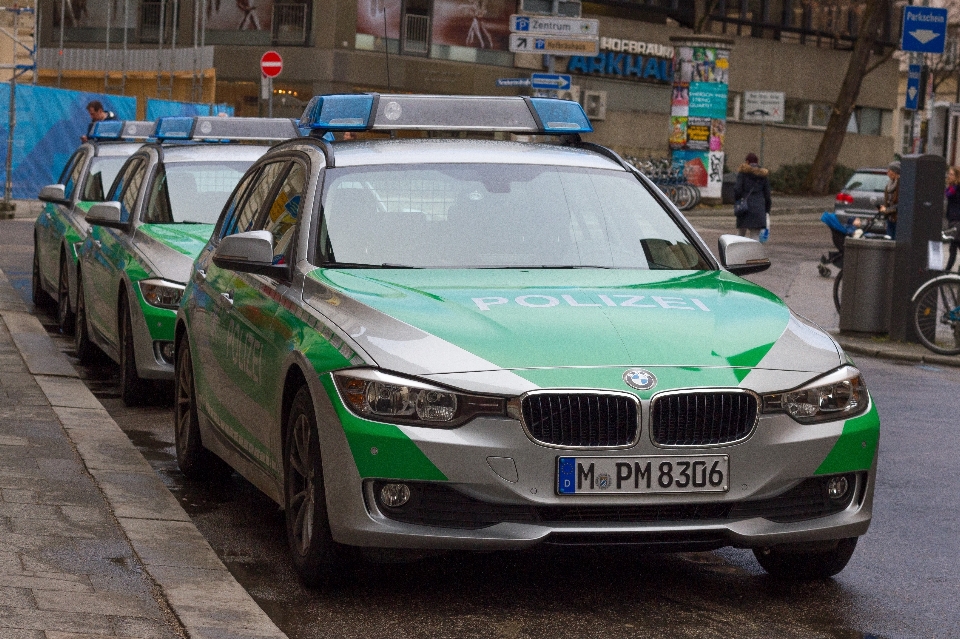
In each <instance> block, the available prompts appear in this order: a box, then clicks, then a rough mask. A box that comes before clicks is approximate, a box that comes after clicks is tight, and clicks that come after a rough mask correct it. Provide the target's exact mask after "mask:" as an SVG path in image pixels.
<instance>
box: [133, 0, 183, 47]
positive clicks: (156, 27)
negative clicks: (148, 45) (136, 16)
mask: <svg viewBox="0 0 960 639" xmlns="http://www.w3.org/2000/svg"><path fill="white" fill-rule="evenodd" d="M161 25H162V28H161ZM179 25H180V4H179V3H177V2H159V1H150V0H144V2H141V3H140V42H159V43H164V44H166V43H169V42H170V41H171V38H172V37H173V30H174V29H178V28H179Z"/></svg>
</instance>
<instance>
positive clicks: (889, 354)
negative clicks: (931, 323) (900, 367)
mask: <svg viewBox="0 0 960 639" xmlns="http://www.w3.org/2000/svg"><path fill="white" fill-rule="evenodd" d="M831 335H832V336H833V339H835V340H837V343H838V344H840V346H841V348H843V350H844V351H846V352H847V353H851V354H853V355H866V356H867V357H876V358H878V359H889V360H894V361H900V362H911V363H914V364H935V365H937V366H946V367H950V368H960V355H956V356H951V355H938V354H936V353H933V352H930V351H928V350H927V349H925V348H924V347H923V346H920V345H918V344H908V343H900V342H889V343H875V342H872V340H870V339H869V338H866V339H865V338H851V337H849V336H846V335H842V334H839V333H837V332H831Z"/></svg>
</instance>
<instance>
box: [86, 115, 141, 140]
mask: <svg viewBox="0 0 960 639" xmlns="http://www.w3.org/2000/svg"><path fill="white" fill-rule="evenodd" d="M155 126H156V125H155V124H154V123H153V122H147V121H144V120H123V121H121V120H102V121H100V122H94V124H93V127H91V130H90V134H89V135H88V136H87V137H88V138H90V139H91V140H137V139H144V140H145V139H146V138H149V137H151V136H152V135H153V130H154V127H155Z"/></svg>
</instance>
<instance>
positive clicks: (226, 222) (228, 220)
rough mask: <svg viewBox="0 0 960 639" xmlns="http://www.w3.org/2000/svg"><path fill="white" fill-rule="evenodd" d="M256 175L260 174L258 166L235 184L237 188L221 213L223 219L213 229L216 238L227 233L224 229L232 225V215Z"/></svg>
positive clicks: (234, 214) (235, 212)
mask: <svg viewBox="0 0 960 639" xmlns="http://www.w3.org/2000/svg"><path fill="white" fill-rule="evenodd" d="M258 175H260V169H259V168H258V169H257V170H255V171H250V172H249V173H247V174H246V176H244V178H243V179H242V180H240V184H238V185H237V188H235V189H234V190H233V196H232V197H231V198H230V200H229V201H228V202H227V205H226V207H225V209H226V213H225V214H224V215H223V219H222V220H221V221H220V225H219V226H218V227H217V230H216V231H214V233H215V234H216V236H217V237H218V238H220V237H223V236H224V235H227V232H226V231H227V230H228V229H230V228H231V227H232V226H233V222H234V217H235V216H236V214H237V208H238V207H239V206H240V203H241V202H242V201H243V198H244V197H245V196H246V194H247V191H249V190H250V185H251V184H253V183H254V182H255V181H256V179H257V176H258Z"/></svg>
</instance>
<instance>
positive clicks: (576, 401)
mask: <svg viewBox="0 0 960 639" xmlns="http://www.w3.org/2000/svg"><path fill="white" fill-rule="evenodd" d="M520 408H521V411H522V414H523V423H524V426H526V428H527V431H528V432H529V433H530V436H531V437H532V438H533V439H535V440H536V441H538V442H542V443H544V444H551V445H554V446H564V447H569V446H582V447H589V448H602V447H607V446H627V445H629V444H632V443H634V442H635V441H636V440H637V434H638V431H639V428H640V419H639V416H638V405H637V400H636V399H635V398H633V397H628V396H624V395H606V394H597V393H537V394H533V395H527V396H525V397H524V398H523V400H522V401H521V404H520Z"/></svg>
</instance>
